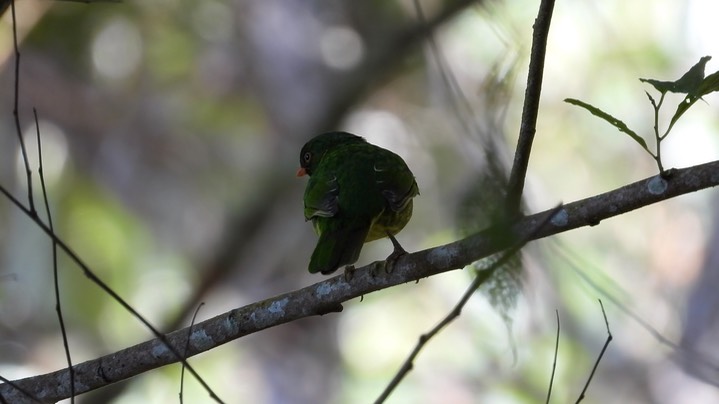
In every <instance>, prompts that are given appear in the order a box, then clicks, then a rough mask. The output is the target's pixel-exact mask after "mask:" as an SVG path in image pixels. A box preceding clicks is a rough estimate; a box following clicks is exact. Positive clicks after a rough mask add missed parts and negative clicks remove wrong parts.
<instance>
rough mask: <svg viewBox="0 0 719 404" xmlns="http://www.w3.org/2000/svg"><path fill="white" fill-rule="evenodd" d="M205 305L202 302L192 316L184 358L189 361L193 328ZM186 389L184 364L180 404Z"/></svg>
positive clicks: (181, 377)
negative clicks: (188, 352) (188, 354)
mask: <svg viewBox="0 0 719 404" xmlns="http://www.w3.org/2000/svg"><path fill="white" fill-rule="evenodd" d="M204 305H205V302H200V305H199V306H197V308H196V309H195V314H193V315H192V321H190V328H188V329H187V342H186V343H185V352H184V358H185V360H187V351H189V350H190V337H192V326H194V325H195V320H196V319H197V313H199V312H200V309H201V308H202V306H204ZM184 387H185V364H184V363H183V364H182V370H181V371H180V404H183V403H184V401H183V398H182V391H183V389H184Z"/></svg>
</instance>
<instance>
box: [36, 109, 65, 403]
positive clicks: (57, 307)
mask: <svg viewBox="0 0 719 404" xmlns="http://www.w3.org/2000/svg"><path fill="white" fill-rule="evenodd" d="M32 113H33V116H34V118H35V130H36V135H37V154H38V162H39V163H38V164H39V168H38V175H39V176H40V186H41V187H42V199H43V201H44V202H45V212H46V214H47V224H48V226H49V227H50V231H51V232H53V233H55V228H54V226H53V223H52V213H51V212H50V202H49V200H48V197H47V188H46V187H45V173H44V170H43V163H42V162H43V160H42V142H41V141H40V124H39V122H38V119H37V110H36V109H35V108H33V109H32ZM52 278H53V284H54V285H55V311H56V312H57V320H58V322H59V323H60V333H61V334H62V344H63V347H64V348H65V359H66V360H67V368H68V370H69V371H70V403H72V404H75V370H74V369H73V368H72V357H71V356H70V345H69V343H68V341H67V331H66V329H65V320H64V318H63V315H62V306H61V305H60V281H59V280H58V270H57V243H56V242H55V241H54V240H53V241H52Z"/></svg>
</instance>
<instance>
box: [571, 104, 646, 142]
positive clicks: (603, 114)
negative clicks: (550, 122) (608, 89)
mask: <svg viewBox="0 0 719 404" xmlns="http://www.w3.org/2000/svg"><path fill="white" fill-rule="evenodd" d="M564 102H567V103H569V104H572V105H576V106H578V107H582V108H584V109H586V110H587V111H589V112H590V113H591V114H592V115H594V116H597V117H599V118H602V119H604V120H605V121H607V122H609V123H610V124H611V125H612V126H614V127H615V128H617V129H619V131H620V132H624V133H626V134H627V135H629V136H630V137H631V138H632V139H634V141H635V142H637V143H639V146H642V148H643V149H644V150H646V151H647V153H650V154H651V152H650V151H649V149H648V148H647V142H645V141H644V139H643V138H642V137H641V136H639V135H637V134H636V133H635V132H634V131H633V130H631V129H629V127H628V126H627V124H625V123H624V122H622V121H620V120H619V119H617V118H615V117H613V116H611V115H609V114H608V113H606V112H604V111H602V110H601V109H599V108H597V107H595V106H593V105H590V104H587V103H586V102H583V101H579V100H577V99H574V98H567V99H565V100H564Z"/></svg>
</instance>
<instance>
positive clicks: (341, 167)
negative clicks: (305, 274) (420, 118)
mask: <svg viewBox="0 0 719 404" xmlns="http://www.w3.org/2000/svg"><path fill="white" fill-rule="evenodd" d="M305 175H308V176H309V177H310V178H309V181H308V182H307V187H306V188H305V194H304V215H305V220H306V221H312V224H313V227H314V229H315V232H316V233H317V234H318V235H319V239H318V241H317V245H316V247H315V249H314V251H313V252H312V256H311V258H310V263H309V266H308V270H309V272H310V273H317V272H319V273H321V274H324V275H328V274H331V273H333V272H334V271H336V270H337V269H338V268H339V267H341V266H343V265H345V266H346V267H345V275H347V273H348V271H351V270H354V266H352V264H354V263H355V262H357V259H358V258H359V255H360V252H361V251H362V246H363V245H364V243H367V242H369V241H373V240H378V239H381V238H385V237H388V238H389V239H390V240H391V241H392V245H393V247H394V250H393V251H392V254H390V256H389V257H387V260H386V264H389V265H385V271H386V272H390V271H391V269H392V265H393V264H394V261H396V259H397V258H399V257H401V256H402V255H404V254H406V251H405V250H404V249H403V248H402V246H401V245H400V244H399V242H398V241H397V239H396V238H395V237H394V236H395V235H396V234H397V233H399V232H400V231H401V230H402V229H403V228H404V227H405V225H406V224H407V222H409V220H410V218H411V217H412V199H413V198H414V197H415V196H417V195H419V187H418V186H417V181H416V180H415V177H414V174H413V173H412V171H411V170H410V169H409V167H408V166H407V163H405V161H404V160H403V159H402V157H400V156H398V155H397V154H395V153H393V152H391V151H389V150H387V149H383V148H381V147H379V146H375V145H373V144H371V143H368V142H367V141H366V140H365V139H364V138H362V137H360V136H357V135H354V134H351V133H348V132H338V131H335V132H327V133H322V134H320V135H317V136H315V137H314V138H312V139H311V140H310V141H308V142H307V143H306V144H305V145H304V146H303V147H302V150H301V152H300V168H299V169H298V170H297V176H298V177H302V176H305Z"/></svg>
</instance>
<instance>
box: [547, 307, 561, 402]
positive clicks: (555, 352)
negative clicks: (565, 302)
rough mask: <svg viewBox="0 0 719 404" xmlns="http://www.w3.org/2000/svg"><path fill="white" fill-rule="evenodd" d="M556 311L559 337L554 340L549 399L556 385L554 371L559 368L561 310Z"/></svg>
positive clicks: (548, 391)
mask: <svg viewBox="0 0 719 404" xmlns="http://www.w3.org/2000/svg"><path fill="white" fill-rule="evenodd" d="M554 313H555V314H556V315H557V339H556V341H555V342H554V360H553V361H552V375H551V376H550V377H549V388H548V389H547V401H546V403H547V404H549V399H550V398H551V397H552V386H553V385H554V373H555V372H556V370H557V354H558V352H559V310H555V311H554Z"/></svg>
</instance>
